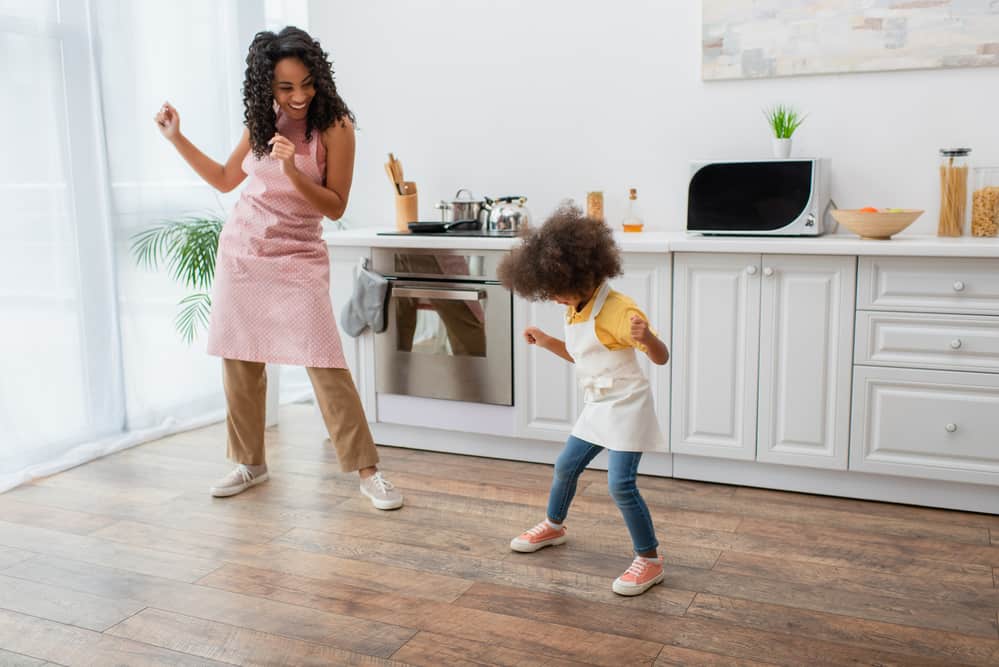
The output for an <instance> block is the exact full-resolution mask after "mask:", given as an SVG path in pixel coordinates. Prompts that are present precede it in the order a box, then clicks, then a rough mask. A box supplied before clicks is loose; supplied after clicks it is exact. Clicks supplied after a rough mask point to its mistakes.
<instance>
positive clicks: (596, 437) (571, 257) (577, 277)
mask: <svg viewBox="0 0 999 667" xmlns="http://www.w3.org/2000/svg"><path fill="white" fill-rule="evenodd" d="M620 274H621V258H620V254H619V251H618V248H617V246H616V244H615V243H614V237H613V236H612V234H611V231H610V229H609V228H608V227H607V225H605V224H604V223H602V222H600V221H598V220H593V219H591V218H586V217H583V215H582V213H581V212H580V210H579V209H578V208H575V207H572V206H563V207H562V208H560V209H559V210H558V211H556V213H555V214H554V215H553V216H552V217H551V218H549V219H548V220H547V221H546V222H545V223H544V225H543V226H542V227H541V228H540V229H538V230H536V231H533V232H530V233H528V235H527V236H526V237H525V238H524V239H523V243H522V244H521V245H520V246H518V247H517V248H516V249H514V251H513V252H512V253H511V255H510V256H509V257H508V258H506V259H505V261H504V262H503V263H502V264H501V266H500V269H499V275H500V279H501V280H502V281H503V284H504V285H506V286H507V287H509V288H510V289H512V290H514V291H515V292H517V293H518V294H520V295H521V296H523V297H525V298H527V299H531V300H534V301H537V300H552V301H555V302H557V303H560V304H564V305H566V306H568V308H567V311H566V319H565V340H564V341H562V340H559V339H558V338H555V337H553V336H550V335H548V334H546V333H545V332H543V331H541V330H540V329H538V328H536V327H528V328H527V330H526V331H524V338H525V339H526V340H527V342H528V343H529V344H531V345H539V346H541V347H543V348H544V349H546V350H548V351H549V352H551V353H553V354H556V355H558V356H560V357H562V358H563V359H565V360H566V361H568V362H570V363H575V364H576V375H577V377H578V378H579V381H580V384H581V385H582V388H583V390H584V402H585V407H584V408H583V412H582V414H581V415H580V417H579V420H578V421H577V422H576V425H575V427H574V428H573V429H572V435H570V436H569V440H568V442H567V443H566V445H565V449H563V450H562V453H561V454H559V457H558V460H557V461H556V463H555V475H554V478H553V480H552V487H551V492H550V493H549V496H548V516H547V517H546V518H545V520H544V521H542V522H541V523H539V524H538V525H536V526H534V527H533V528H531V529H529V530H527V531H526V532H524V533H523V534H521V535H520V536H519V537H515V538H514V539H513V541H511V542H510V548H511V549H513V550H514V551H521V552H533V551H537V550H538V549H541V548H543V547H547V546H552V545H555V544H563V543H564V542H565V541H566V528H565V526H564V525H563V522H564V521H565V517H566V514H567V513H568V511H569V505H570V504H571V503H572V498H573V496H574V495H575V493H576V481H577V480H578V479H579V476H580V474H582V472H583V470H584V469H585V468H586V466H587V464H589V462H590V461H592V460H593V458H594V457H595V456H596V455H597V454H599V453H600V452H601V451H602V450H603V449H605V448H606V449H608V450H609V457H610V458H609V467H608V474H607V481H608V485H609V487H610V493H611V496H612V497H613V498H614V502H615V503H617V506H618V509H620V510H621V514H622V515H623V516H624V522H625V524H626V525H627V526H628V532H629V533H631V540H632V545H633V547H634V551H635V554H636V556H635V559H634V561H633V562H632V564H631V566H630V567H629V568H628V569H627V570H626V571H625V572H624V574H622V575H621V576H620V577H618V578H617V579H616V580H615V581H614V585H613V590H614V592H615V593H618V594H620V595H639V594H641V593H644V592H645V591H646V590H648V589H649V588H651V587H652V586H654V585H656V584H658V583H660V582H662V580H663V559H662V557H661V556H660V555H659V553H658V551H657V547H658V546H659V542H658V541H657V540H656V534H655V529H654V528H653V526H652V517H651V516H649V509H648V507H647V506H646V505H645V501H644V500H643V499H642V496H641V494H640V493H639V492H638V488H637V487H636V486H635V475H636V470H637V469H638V463H639V461H641V459H642V452H647V451H665V450H666V439H665V437H664V436H663V433H662V431H661V430H660V428H659V423H658V422H657V421H656V414H655V410H654V409H653V403H652V393H651V391H650V390H649V382H648V380H647V379H646V378H645V376H644V375H643V374H642V370H641V368H640V367H639V365H638V359H637V356H636V353H635V350H640V351H641V352H643V353H644V354H646V355H648V357H649V359H651V360H652V361H653V362H654V363H656V364H660V365H661V364H665V363H666V362H667V361H668V360H669V352H668V350H667V349H666V345H665V344H664V343H663V342H662V341H661V340H659V338H658V337H657V336H656V334H655V333H654V332H653V331H652V329H650V328H649V325H648V320H647V318H646V317H645V315H644V314H643V313H642V311H641V310H639V309H638V307H637V306H636V305H635V302H634V301H632V300H631V299H629V298H628V297H626V296H625V295H623V294H621V293H619V292H615V291H614V290H612V289H611V288H610V285H609V284H608V283H607V279H608V278H613V277H614V276H617V275H620Z"/></svg>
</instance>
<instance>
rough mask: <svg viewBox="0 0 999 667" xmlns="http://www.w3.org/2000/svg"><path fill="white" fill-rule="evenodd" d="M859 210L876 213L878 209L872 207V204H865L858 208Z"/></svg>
mask: <svg viewBox="0 0 999 667" xmlns="http://www.w3.org/2000/svg"><path fill="white" fill-rule="evenodd" d="M860 212H861V213H877V212H878V209H876V208H874V207H873V206H865V207H864V208H862V209H860Z"/></svg>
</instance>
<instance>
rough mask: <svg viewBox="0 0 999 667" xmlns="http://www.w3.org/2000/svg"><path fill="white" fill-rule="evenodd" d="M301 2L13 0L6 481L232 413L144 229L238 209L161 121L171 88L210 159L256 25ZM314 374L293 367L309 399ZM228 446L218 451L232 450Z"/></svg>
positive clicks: (228, 141) (2, 451)
mask: <svg viewBox="0 0 999 667" xmlns="http://www.w3.org/2000/svg"><path fill="white" fill-rule="evenodd" d="M305 4H306V3H305V1H304V0H213V1H206V0H173V1H172V2H169V3H159V2H135V1H134V0H90V1H89V2H88V1H87V0H0V63H3V66H2V67H0V91H3V93H2V94H3V97H4V99H3V104H0V122H2V125H0V126H2V127H4V128H5V129H6V130H7V131H6V132H5V139H4V150H3V151H2V153H0V155H2V157H0V197H2V199H0V201H2V205H3V207H4V213H5V215H4V216H3V218H2V222H0V313H2V315H0V324H2V326H0V492H2V491H4V490H6V489H9V488H11V487H13V486H16V485H17V484H20V483H22V482H24V481H27V480H29V479H32V478H33V477H37V476H39V475H43V474H50V473H52V472H54V471H56V470H60V469H63V468H66V467H69V466H71V465H76V464H78V463H80V462H82V461H85V460H89V459H91V458H94V457H96V456H100V455H103V454H106V453H109V452H111V451H115V450H117V449H121V448H122V447H127V446H130V445H133V444H136V443H137V442H141V441H143V440H145V439H148V438H150V437H158V436H160V435H163V434H165V433H167V432H169V431H171V430H173V429H177V428H180V427H183V426H185V425H186V426H190V425H194V424H199V423H204V422H206V421H210V420H213V419H217V418H219V417H220V416H221V414H222V410H223V408H224V398H223V395H222V391H221V381H220V368H219V362H218V360H217V359H215V358H213V357H209V356H207V355H206V354H205V352H204V346H203V342H201V341H196V342H195V343H194V344H193V345H191V346H188V345H187V344H186V343H184V342H183V340H182V339H181V337H180V335H179V334H178V333H177V331H176V330H175V328H174V323H173V320H174V317H175V316H176V313H177V302H178V300H179V299H180V298H182V297H183V296H184V295H185V294H186V293H185V291H184V289H183V288H182V287H180V286H178V285H176V284H174V283H173V282H172V281H171V280H170V279H169V277H168V276H167V275H166V274H165V273H162V272H151V271H147V270H140V269H138V268H136V266H135V262H134V260H133V259H132V257H131V256H130V253H129V244H130V240H129V239H130V237H131V236H132V235H133V234H134V233H135V232H137V231H139V230H140V229H142V228H144V227H146V226H148V225H150V224H152V223H153V222H155V221H157V220H162V219H165V218H169V217H172V216H177V215H186V214H190V213H197V212H214V213H216V214H218V215H222V216H224V215H225V214H226V212H227V211H228V209H229V208H230V206H231V204H232V202H233V197H234V196H235V195H229V196H228V198H227V199H222V198H219V197H218V196H216V194H215V193H214V191H212V190H211V189H210V188H209V187H207V186H206V185H204V184H203V183H202V182H200V180H199V179H198V178H197V176H196V175H195V174H194V173H193V172H192V171H191V170H190V169H189V168H188V167H187V166H186V165H185V164H184V163H183V161H182V160H181V159H180V158H179V157H178V156H177V154H176V152H175V151H174V150H173V149H172V147H171V146H170V145H169V144H168V143H167V142H166V141H165V140H163V138H162V137H161V136H159V133H158V132H157V131H156V129H155V127H154V125H153V122H152V116H153V114H154V113H155V111H156V109H157V108H158V107H159V105H160V104H161V103H162V102H163V100H164V99H168V100H170V102H171V103H173V104H174V105H175V106H176V107H177V108H178V110H179V111H180V114H181V127H182V130H183V131H184V133H185V134H186V135H187V136H188V137H190V138H191V139H192V140H193V141H194V142H195V143H196V144H197V145H198V146H200V147H201V148H202V150H204V151H205V152H206V153H208V154H209V155H212V156H213V157H215V158H216V159H219V160H224V159H225V158H226V157H227V156H228V153H229V151H230V150H231V149H232V146H233V145H234V143H235V141H236V139H237V138H238V136H239V133H240V131H241V123H242V103H241V94H240V85H241V82H242V70H243V67H244V57H245V50H246V46H247V45H248V44H249V41H250V39H251V37H252V35H253V33H254V32H256V31H257V30H260V29H264V28H268V29H277V28H280V27H282V26H283V25H285V24H287V23H294V24H297V25H299V26H300V27H307V26H305V25H304V22H305V21H304V19H305ZM303 377H304V376H303V373H302V371H300V370H298V369H295V370H289V371H288V372H287V385H288V386H289V388H290V390H291V391H292V392H301V391H302V390H303V389H304V387H305V383H304V381H303ZM221 451H222V450H221V443H220V456H221V455H222V454H221Z"/></svg>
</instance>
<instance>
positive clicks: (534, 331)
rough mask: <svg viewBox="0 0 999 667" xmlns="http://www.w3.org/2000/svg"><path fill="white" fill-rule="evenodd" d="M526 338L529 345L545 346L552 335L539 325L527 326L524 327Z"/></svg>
mask: <svg viewBox="0 0 999 667" xmlns="http://www.w3.org/2000/svg"><path fill="white" fill-rule="evenodd" d="M524 340H526V341H527V343H528V344H529V345H540V346H541V347H544V346H545V343H547V342H548V341H549V340H551V336H549V335H548V334H546V333H545V332H544V331H542V330H541V329H539V328H537V327H527V328H526V329H524Z"/></svg>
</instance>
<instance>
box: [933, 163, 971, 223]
mask: <svg viewBox="0 0 999 667" xmlns="http://www.w3.org/2000/svg"><path fill="white" fill-rule="evenodd" d="M970 152H971V149H970V148H941V149H940V221H939V223H938V225H937V236H960V235H961V234H963V233H964V213H965V211H966V209H967V202H968V153H970Z"/></svg>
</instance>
